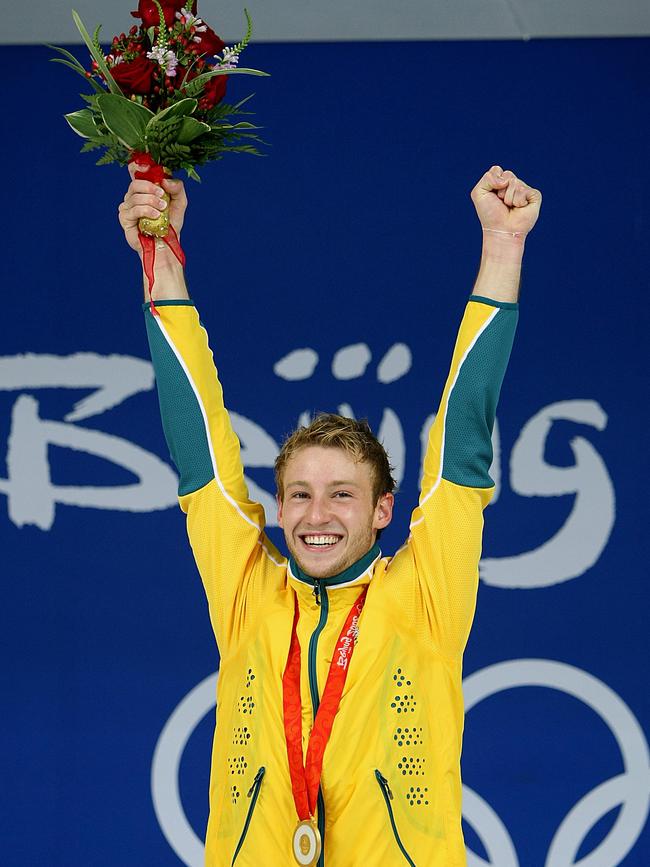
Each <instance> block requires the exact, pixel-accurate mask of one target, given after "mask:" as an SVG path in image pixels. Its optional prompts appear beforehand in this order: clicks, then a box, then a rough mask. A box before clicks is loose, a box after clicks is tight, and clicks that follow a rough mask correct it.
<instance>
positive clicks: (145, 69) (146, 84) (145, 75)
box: [111, 55, 157, 95]
mask: <svg viewBox="0 0 650 867" xmlns="http://www.w3.org/2000/svg"><path fill="white" fill-rule="evenodd" d="M156 68H157V67H156V64H155V63H154V62H153V61H152V60H149V59H148V58H147V57H144V56H143V55H140V57H136V59H135V60H131V61H130V62H128V63H118V64H117V66H114V67H113V68H112V69H111V74H112V76H113V78H114V79H115V81H116V83H117V85H118V87H120V88H121V90H122V91H123V92H124V93H125V94H127V95H130V94H132V93H141V94H147V93H150V92H151V87H152V82H153V77H154V74H155V72H156Z"/></svg>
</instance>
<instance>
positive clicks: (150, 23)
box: [131, 0, 185, 27]
mask: <svg viewBox="0 0 650 867" xmlns="http://www.w3.org/2000/svg"><path fill="white" fill-rule="evenodd" d="M159 3H160V5H161V6H162V11H163V15H164V16H165V24H166V25H167V27H172V26H173V24H174V22H175V21H176V13H177V12H180V11H181V9H182V8H183V6H184V5H185V0H159ZM131 15H133V17H134V18H142V26H143V27H158V25H159V24H160V13H159V12H158V7H157V6H156V4H155V3H153V2H152V0H139V3H138V8H137V10H136V11H135V12H132V13H131Z"/></svg>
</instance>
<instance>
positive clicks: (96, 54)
mask: <svg viewBox="0 0 650 867" xmlns="http://www.w3.org/2000/svg"><path fill="white" fill-rule="evenodd" d="M72 18H73V19H74V23H75V24H76V25H77V30H78V31H79V33H80V34H81V38H82V39H83V41H84V42H85V43H86V47H87V48H88V51H90V54H91V56H92V58H93V60H94V61H95V62H96V63H97V66H98V68H99V70H100V71H101V73H102V75H103V76H104V78H105V79H106V83H107V85H108V89H109V90H110V92H111V93H116V94H119V95H120V96H121V95H122V91H121V90H120V88H119V87H118V86H117V84H116V82H115V79H114V78H113V76H112V75H111V72H110V69H109V68H108V66H107V65H106V61H105V60H104V52H103V51H102V50H101V48H100V49H99V50H97V47H96V46H95V44H94V43H93V40H92V39H91V38H90V34H89V33H88V31H87V30H86V28H85V26H84V23H83V21H82V20H81V18H80V17H79V15H78V13H77V12H75V10H74V9H73V10H72Z"/></svg>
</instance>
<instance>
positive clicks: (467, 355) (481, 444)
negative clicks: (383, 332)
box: [398, 296, 518, 657]
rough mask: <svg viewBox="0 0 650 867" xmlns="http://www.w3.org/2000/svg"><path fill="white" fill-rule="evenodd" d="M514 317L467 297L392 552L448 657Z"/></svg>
mask: <svg viewBox="0 0 650 867" xmlns="http://www.w3.org/2000/svg"><path fill="white" fill-rule="evenodd" d="M517 317H518V306H517V305H516V304H509V303H504V302H496V301H492V300H490V299H488V298H482V297H479V296H472V297H471V298H470V301H469V303H468V305H467V307H466V310H465V315H464V317H463V320H462V323H461V326H460V330H459V333H458V337H457V340H456V346H455V349H454V354H453V358H452V363H451V369H450V372H449V376H448V378H447V382H446V384H445V388H444V391H443V395H442V400H441V402H440V408H439V410H438V413H437V415H436V419H435V422H434V423H433V425H432V427H431V431H430V434H429V441H428V446H427V452H426V455H425V460H424V476H423V480H422V492H421V495H420V501H419V504H418V506H417V508H416V509H415V510H414V512H413V515H412V520H411V526H410V536H409V540H408V542H407V545H406V546H405V548H404V549H403V550H402V552H399V554H398V557H402V558H404V559H408V560H409V561H410V564H411V569H412V570H413V572H414V574H415V582H416V586H415V587H414V588H413V592H414V594H415V599H416V603H418V604H416V607H419V609H420V612H419V615H420V620H421V622H422V623H423V628H426V630H427V631H428V632H429V634H432V635H433V639H434V642H435V644H436V645H437V646H438V648H439V649H440V651H441V652H442V653H443V654H444V655H445V656H448V657H455V656H458V654H462V652H463V650H464V649H465V645H466V643H467V639H468V637H469V631H470V628H471V625H472V620H473V618H474V610H475V607H476V593H477V589H478V566H479V560H480V558H481V544H482V532H483V510H484V509H485V507H486V506H487V504H488V503H489V501H490V499H491V497H492V494H493V492H494V482H493V481H492V479H491V478H490V475H489V468H490V465H491V463H492V442H491V435H492V428H493V426H494V418H495V413H496V407H497V402H498V399H499V393H500V390H501V384H502V382H503V377H504V375H505V371H506V367H507V365H508V360H509V357H510V351H511V349H512V343H513V339H514V333H515V329H516V324H517ZM416 619H418V618H417V614H416Z"/></svg>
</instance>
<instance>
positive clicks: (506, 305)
mask: <svg viewBox="0 0 650 867" xmlns="http://www.w3.org/2000/svg"><path fill="white" fill-rule="evenodd" d="M469 300H470V301H478V303H479V304H489V305H490V307H501V308H502V309H503V310H519V304H516V303H513V302H512V301H495V300H494V298H486V297H485V296H484V295H470V296H469Z"/></svg>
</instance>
